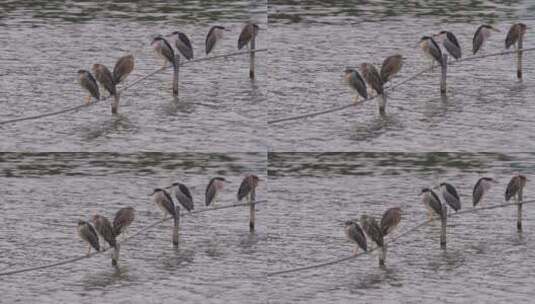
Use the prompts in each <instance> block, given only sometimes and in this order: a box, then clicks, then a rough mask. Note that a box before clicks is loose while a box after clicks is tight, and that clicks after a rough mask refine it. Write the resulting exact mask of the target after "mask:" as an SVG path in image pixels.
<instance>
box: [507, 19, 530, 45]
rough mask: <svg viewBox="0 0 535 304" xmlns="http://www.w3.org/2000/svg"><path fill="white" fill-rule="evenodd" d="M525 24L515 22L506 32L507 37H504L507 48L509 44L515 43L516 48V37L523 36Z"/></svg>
mask: <svg viewBox="0 0 535 304" xmlns="http://www.w3.org/2000/svg"><path fill="white" fill-rule="evenodd" d="M526 29H527V26H526V25H525V24H524V23H515V24H513V25H512V26H511V28H510V29H509V32H507V37H505V48H506V49H508V48H510V47H511V45H513V44H514V45H515V48H516V49H518V44H517V42H518V39H520V37H523V36H524V34H525V33H526Z"/></svg>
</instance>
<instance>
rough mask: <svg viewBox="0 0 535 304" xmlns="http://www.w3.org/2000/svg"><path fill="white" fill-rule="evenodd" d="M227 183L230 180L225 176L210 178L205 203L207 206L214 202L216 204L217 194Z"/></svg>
mask: <svg viewBox="0 0 535 304" xmlns="http://www.w3.org/2000/svg"><path fill="white" fill-rule="evenodd" d="M225 183H228V181H227V180H226V179H225V178H223V177H214V178H212V179H210V182H209V183H208V186H206V192H205V203H206V206H210V204H212V203H213V205H214V206H215V204H216V201H217V194H218V193H219V192H220V191H222V190H223V188H224V187H225Z"/></svg>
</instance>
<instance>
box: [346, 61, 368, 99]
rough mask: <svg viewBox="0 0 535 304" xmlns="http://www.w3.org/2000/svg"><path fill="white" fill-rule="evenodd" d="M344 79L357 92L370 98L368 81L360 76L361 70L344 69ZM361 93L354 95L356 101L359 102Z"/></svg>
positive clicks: (365, 97) (363, 96)
mask: <svg viewBox="0 0 535 304" xmlns="http://www.w3.org/2000/svg"><path fill="white" fill-rule="evenodd" d="M344 73H345V75H344V79H345V81H346V82H347V84H349V86H350V87H351V88H353V89H354V90H355V91H357V93H358V94H359V95H360V96H362V98H364V99H368V90H367V88H366V83H365V82H364V79H362V77H361V76H360V74H359V72H358V71H357V70H355V69H351V68H347V69H345V71H344ZM359 95H355V96H354V97H353V101H354V102H355V103H357V102H358V98H359Z"/></svg>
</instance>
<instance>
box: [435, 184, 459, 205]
mask: <svg viewBox="0 0 535 304" xmlns="http://www.w3.org/2000/svg"><path fill="white" fill-rule="evenodd" d="M440 189H441V190H442V197H443V198H444V200H445V201H446V203H447V204H448V205H449V206H450V207H451V208H452V209H453V210H455V212H457V211H458V210H460V209H461V199H460V198H459V194H457V190H455V187H453V186H452V185H451V184H448V183H441V184H440Z"/></svg>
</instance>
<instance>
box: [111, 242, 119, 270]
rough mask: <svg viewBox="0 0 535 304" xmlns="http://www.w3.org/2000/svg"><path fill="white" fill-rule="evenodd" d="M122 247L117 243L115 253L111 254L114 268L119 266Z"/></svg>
mask: <svg viewBox="0 0 535 304" xmlns="http://www.w3.org/2000/svg"><path fill="white" fill-rule="evenodd" d="M120 248H121V246H120V245H119V244H118V243H115V246H113V252H112V254H111V264H112V265H113V266H117V264H118V263H119V250H120Z"/></svg>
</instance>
